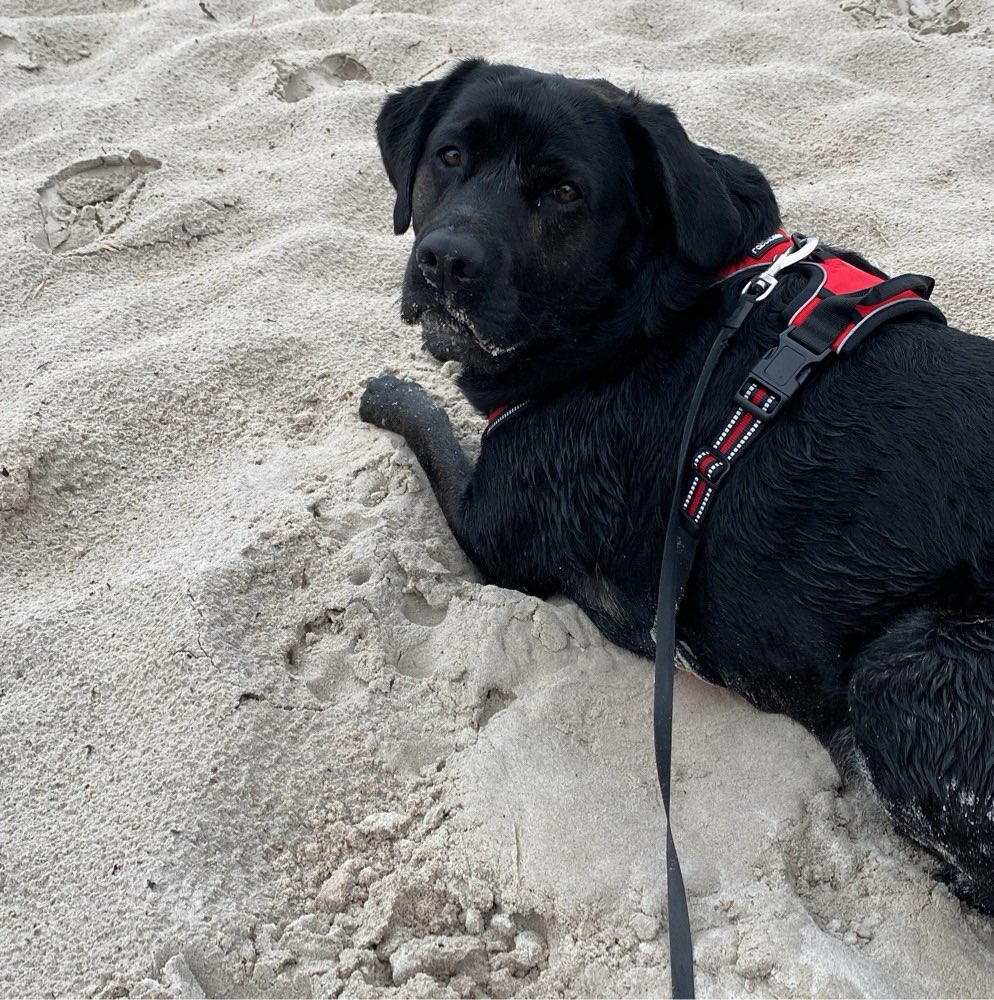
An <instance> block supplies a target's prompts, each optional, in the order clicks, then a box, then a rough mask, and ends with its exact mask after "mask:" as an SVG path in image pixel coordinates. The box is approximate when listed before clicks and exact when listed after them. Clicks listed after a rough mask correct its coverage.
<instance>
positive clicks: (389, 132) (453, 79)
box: [376, 59, 486, 234]
mask: <svg viewBox="0 0 994 1000" xmlns="http://www.w3.org/2000/svg"><path fill="white" fill-rule="evenodd" d="M485 65H486V63H485V62H484V61H483V60H482V59H467V60H465V61H463V62H461V63H459V65H458V66H456V68H455V69H454V70H452V72H451V73H449V75H448V76H445V77H443V78H442V79H441V80H432V81H430V82H429V83H419V84H417V85H416V86H413V87H405V88H404V89H403V90H400V91H398V92H397V93H396V94H391V95H390V96H389V97H388V98H387V99H386V100H385V101H384V102H383V107H382V108H381V109H380V114H379V117H378V118H377V119H376V138H377V141H378V142H379V144H380V155H381V156H382V157H383V166H384V167H386V171H387V177H389V178H390V183H391V184H392V185H393V186H394V189H395V190H396V191H397V200H396V202H395V203H394V207H393V231H394V232H395V233H397V234H400V233H405V232H407V227H408V226H410V224H411V199H412V197H413V195H414V173H415V171H416V170H417V167H418V161H419V160H420V159H421V154H422V152H423V151H424V146H425V142H426V140H427V139H428V134H429V133H430V132H431V130H432V129H433V128H434V127H435V126H436V125H437V124H438V121H439V119H440V118H441V117H442V115H443V113H444V112H445V109H446V108H447V107H448V106H449V104H451V103H452V99H453V98H454V97H455V96H456V94H457V93H458V92H459V90H460V89H461V88H462V86H463V84H464V83H465V82H466V80H467V79H468V78H469V77H470V76H471V75H472V74H473V73H474V72H475V71H476V70H477V69H479V68H480V67H481V66H485Z"/></svg>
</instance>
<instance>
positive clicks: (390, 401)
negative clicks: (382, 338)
mask: <svg viewBox="0 0 994 1000" xmlns="http://www.w3.org/2000/svg"><path fill="white" fill-rule="evenodd" d="M434 408H436V407H435V404H434V403H433V402H432V401H431V399H430V398H429V396H428V393H427V392H425V390H424V388H423V387H422V386H421V385H419V384H418V383H417V382H410V381H408V380H407V379H399V378H396V377H395V376H393V375H377V376H376V377H375V378H371V379H370V380H369V382H368V383H367V384H366V389H365V391H364V392H363V394H362V399H360V400H359V416H360V417H361V418H362V419H363V420H365V421H366V423H367V424H376V426H377V427H382V428H383V429H384V430H388V431H393V432H394V433H396V434H404V433H405V431H406V429H407V428H408V427H410V426H411V424H412V423H416V422H418V418H419V415H423V414H424V412H425V410H426V409H434Z"/></svg>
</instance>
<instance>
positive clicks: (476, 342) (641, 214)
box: [377, 61, 742, 372]
mask: <svg viewBox="0 0 994 1000" xmlns="http://www.w3.org/2000/svg"><path fill="white" fill-rule="evenodd" d="M377 131H378V137H379V141H380V148H381V152H382V154H383V160H384V164H385V166H386V169H387V173H388V175H389V177H390V180H391V182H392V183H393V184H394V186H395V188H396V189H397V201H396V205H395V209H394V226H395V229H396V231H397V232H404V231H405V230H406V229H407V228H408V226H409V225H410V224H411V223H412V222H413V225H414V231H415V234H416V240H415V243H414V248H413V251H412V253H411V258H410V261H409V264H408V268H407V274H406V277H405V281H404V292H403V300H402V315H403V317H404V319H406V320H407V321H408V322H412V323H413V322H418V321H420V323H421V325H422V331H423V335H424V338H425V342H426V344H427V346H428V348H429V349H430V350H431V351H432V352H433V353H434V354H436V355H438V356H441V357H456V358H458V359H459V360H461V361H462V362H463V363H464V364H465V365H466V366H468V367H470V368H474V369H476V370H478V371H481V372H500V371H505V370H509V369H511V368H513V366H514V365H515V364H516V363H518V362H519V361H520V360H521V359H522V358H523V357H525V356H529V357H534V356H536V355H538V354H541V352H542V351H543V348H544V347H547V346H548V345H550V344H555V345H556V346H557V348H560V349H561V347H562V345H563V342H564V340H569V339H570V338H572V339H573V341H574V343H575V346H576V347H577V349H579V350H581V351H582V350H583V348H584V344H583V343H582V341H583V339H584V337H586V336H590V335H592V334H591V333H590V331H591V330H592V329H594V328H595V327H596V326H597V325H598V324H603V323H604V322H606V321H608V318H609V317H610V318H612V319H616V318H617V317H618V316H619V315H620V314H623V313H625V312H626V310H627V311H632V310H634V309H637V306H638V304H637V303H635V302H633V301H630V300H632V299H633V298H637V297H638V295H641V296H642V297H644V296H645V294H646V293H645V291H644V289H643V290H641V291H640V290H638V289H637V288H636V283H637V277H638V276H639V275H640V274H641V273H643V272H644V270H645V266H646V259H647V258H648V257H652V258H653V259H654V260H656V261H657V262H658V261H663V262H665V263H668V265H670V266H672V267H680V268H683V269H685V270H688V269H689V272H690V273H696V274H705V275H708V274H713V273H714V272H715V271H717V270H718V269H719V268H720V267H721V266H722V265H723V264H725V263H727V262H728V260H729V259H730V258H731V257H732V256H733V255H734V254H735V252H736V248H737V247H738V246H739V244H740V241H741V238H742V232H741V230H742V227H741V224H740V221H739V217H738V214H737V212H736V210H735V208H734V207H733V205H732V202H731V200H730V198H729V194H728V192H727V191H726V190H725V188H724V186H723V185H722V183H721V181H720V179H719V178H718V176H717V175H716V174H715V172H714V171H713V170H712V169H711V167H709V166H708V165H707V164H706V163H705V162H704V160H703V159H702V158H701V156H700V155H699V153H698V151H697V148H696V147H695V146H694V145H693V144H692V143H691V142H690V141H689V140H688V139H687V137H686V134H685V133H684V132H683V129H682V128H681V127H680V125H679V123H678V122H677V120H676V118H675V117H674V116H673V114H672V113H671V112H670V111H669V109H667V108H665V107H662V106H660V105H651V104H647V103H645V102H643V101H641V100H640V99H638V98H636V97H634V96H632V95H629V94H626V93H624V92H622V91H620V90H618V89H617V88H615V87H613V86H612V85H610V84H608V83H606V82H604V81H594V80H569V79H565V78H563V77H558V76H551V75H547V74H542V73H537V72H534V71H531V70H525V69H520V68H517V67H511V66H490V65H487V64H486V63H482V62H479V61H473V62H468V63H463V64H461V65H460V66H459V67H457V68H456V69H455V70H454V71H453V72H452V73H450V74H449V75H448V76H447V77H445V78H444V79H443V80H440V81H436V82H432V83H426V84H422V85H420V86H417V87H411V88H408V89H406V90H404V91H401V92H400V93H398V94H394V95H392V96H391V97H389V98H388V99H387V101H386V103H385V104H384V107H383V110H382V112H381V114H380V118H379V121H378V123H377ZM630 319H631V320H632V322H629V324H628V325H629V326H632V325H634V317H630Z"/></svg>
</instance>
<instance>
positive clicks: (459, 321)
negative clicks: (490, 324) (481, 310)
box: [402, 301, 517, 360]
mask: <svg viewBox="0 0 994 1000" xmlns="http://www.w3.org/2000/svg"><path fill="white" fill-rule="evenodd" d="M402 315H403V319H404V320H405V321H406V322H408V323H412V324H414V323H420V324H421V334H422V336H423V338H424V341H425V346H426V347H428V349H429V350H430V351H432V352H433V353H436V354H437V353H438V349H439V348H442V349H448V350H449V351H452V352H454V353H460V349H461V350H462V351H465V349H466V348H467V347H468V348H470V349H472V348H476V349H478V350H479V351H482V352H483V353H484V354H486V355H487V357H489V358H492V359H494V360H498V359H504V358H507V357H508V356H510V355H512V354H514V353H515V352H516V350H517V346H516V345H506V344H499V343H497V342H496V341H495V340H493V339H491V338H489V337H487V336H486V335H484V334H483V333H482V332H481V331H480V330H479V328H478V326H477V325H476V323H475V322H474V320H473V318H472V316H470V315H469V313H468V312H467V311H466V310H465V309H462V308H460V307H459V306H457V305H456V304H455V303H453V302H448V301H446V302H441V301H436V302H433V303H432V304H431V305H430V306H426V305H421V304H412V305H411V307H410V308H408V309H405V310H404V311H403V314H402Z"/></svg>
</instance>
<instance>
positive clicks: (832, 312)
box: [683, 230, 945, 530]
mask: <svg viewBox="0 0 994 1000" xmlns="http://www.w3.org/2000/svg"><path fill="white" fill-rule="evenodd" d="M796 244H797V238H795V237H792V236H789V235H788V234H787V233H786V232H783V231H782V230H781V231H779V232H778V233H775V234H774V235H773V236H771V237H769V238H768V239H766V240H764V241H763V242H762V243H760V244H758V245H757V246H756V247H754V248H753V251H752V253H751V255H750V256H749V257H747V258H746V259H745V261H742V262H741V263H739V264H737V265H734V266H733V267H730V268H728V269H727V270H726V271H725V272H723V273H722V277H723V278H725V279H727V278H729V277H733V276H738V275H739V274H743V273H746V274H748V273H749V272H751V271H752V270H753V269H762V268H763V267H764V266H765V265H767V264H769V263H770V262H772V261H773V260H775V259H776V258H777V257H778V256H779V255H780V254H781V253H783V252H785V250H789V249H790V248H791V247H792V246H795V245H796ZM793 269H794V270H795V271H798V270H799V271H803V272H805V273H806V274H807V275H808V283H807V285H806V286H805V288H804V290H803V292H802V293H801V294H800V295H799V296H797V297H795V298H794V299H793V300H792V301H791V302H790V303H789V304H788V305H787V306H786V307H784V309H783V314H784V316H785V317H786V318H787V326H786V328H785V329H784V331H783V333H781V334H780V338H779V341H778V343H777V345H776V346H775V347H774V348H772V349H771V350H770V351H768V352H767V353H766V354H765V355H764V356H763V357H762V358H761V359H760V360H759V362H758V363H757V364H756V365H755V366H754V367H753V369H752V370H751V371H750V372H749V374H748V375H747V376H746V379H745V381H744V382H743V384H742V387H741V388H740V389H739V391H738V393H736V396H735V404H734V407H733V409H732V411H731V414H730V416H729V418H728V420H727V421H726V422H725V425H724V427H723V428H722V430H721V432H720V433H719V434H718V436H717V437H716V438H715V439H714V441H713V442H712V443H711V445H710V446H709V447H705V448H701V449H700V450H699V451H697V453H696V454H695V455H694V456H693V458H692V459H691V463H690V464H691V469H690V482H689V485H688V487H687V489H686V491H685V494H684V499H683V513H684V515H685V516H686V519H687V521H688V522H689V525H690V526H691V527H692V528H693V529H694V530H698V529H699V528H700V525H701V522H702V521H703V519H704V516H705V515H706V514H707V511H708V509H709V508H710V506H711V503H712V500H713V499H714V495H715V491H716V488H717V486H718V484H719V483H720V482H721V480H722V479H723V478H724V477H725V476H726V475H727V473H728V471H729V469H730V468H731V466H732V463H733V462H734V461H735V460H736V459H737V458H739V456H740V455H741V454H742V452H743V451H744V450H745V448H746V447H748V446H749V445H750V444H751V443H752V442H753V441H754V440H755V439H756V437H757V436H758V435H759V434H760V433H761V432H762V431H763V430H764V428H765V427H766V426H767V425H768V424H769V422H770V421H771V420H773V419H775V418H776V417H778V416H779V415H780V413H781V412H782V410H783V408H784V405H785V404H786V403H787V401H788V400H789V399H790V398H791V397H792V396H793V395H794V394H795V393H796V392H797V390H798V389H799V388H800V387H801V385H802V384H803V383H804V381H805V380H806V379H807V378H808V376H809V375H810V374H811V371H812V370H813V368H814V367H815V366H816V365H819V364H821V363H823V362H825V361H827V360H828V359H830V358H831V357H833V356H834V355H838V354H847V353H849V352H850V351H852V350H854V349H855V348H856V347H857V346H858V345H859V344H860V343H862V341H863V339H864V338H865V337H866V336H867V335H868V334H870V333H872V332H873V331H874V330H876V329H877V328H878V327H879V326H880V325H881V324H882V323H884V322H887V321H888V320H892V319H896V318H898V317H899V316H902V315H907V314H909V313H912V312H915V313H924V314H926V315H927V316H928V317H929V318H931V319H933V320H937V321H939V322H941V323H945V317H944V316H943V315H942V313H941V312H940V311H939V309H938V308H937V307H936V306H934V305H933V304H932V303H931V302H929V301H928V296H929V295H930V294H931V292H932V287H933V285H934V282H933V281H932V279H931V278H926V277H924V276H922V275H917V274H904V275H901V276H900V277H897V278H886V277H884V276H882V275H880V274H879V273H873V272H872V271H868V270H865V269H863V268H860V267H857V266H855V265H854V264H850V263H849V262H847V261H844V260H842V259H841V258H839V257H836V256H833V255H832V254H831V253H830V252H824V251H821V250H816V251H815V252H814V254H812V255H811V257H810V258H808V259H807V260H805V261H803V262H801V263H798V264H795V265H793Z"/></svg>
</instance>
